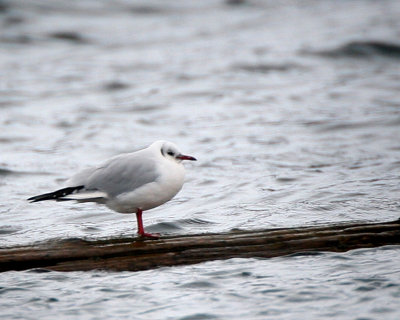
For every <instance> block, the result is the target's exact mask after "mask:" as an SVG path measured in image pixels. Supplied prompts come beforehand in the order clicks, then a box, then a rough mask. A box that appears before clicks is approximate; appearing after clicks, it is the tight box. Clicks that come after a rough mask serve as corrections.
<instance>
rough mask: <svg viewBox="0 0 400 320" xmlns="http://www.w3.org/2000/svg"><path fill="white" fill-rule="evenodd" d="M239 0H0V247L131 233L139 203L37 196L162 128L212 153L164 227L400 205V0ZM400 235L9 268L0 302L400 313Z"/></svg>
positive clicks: (345, 217)
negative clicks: (334, 250)
mask: <svg viewBox="0 0 400 320" xmlns="http://www.w3.org/2000/svg"><path fill="white" fill-rule="evenodd" d="M238 2H240V1H237V2H235V1H226V2H223V1H211V0H210V1H196V2H184V3H182V2H175V1H151V2H145V3H144V2H139V1H127V0H126V1H125V0H119V1H117V0H115V1H90V0H84V1H79V2H76V3H75V2H74V3H70V2H69V1H58V2H50V1H22V0H16V1H1V2H0V19H1V20H0V23H1V30H2V31H1V33H0V41H1V42H0V43H1V46H0V67H1V70H2V72H1V73H0V128H1V131H0V147H1V157H0V178H1V179H0V191H1V199H2V201H1V202H0V213H1V225H0V246H1V247H4V246H12V245H16V244H26V243H31V242H34V241H40V240H47V239H52V238H65V237H87V238H101V237H107V236H114V237H115V236H118V235H125V236H126V235H134V234H135V233H136V229H135V225H136V224H135V219H134V217H133V216H127V215H119V214H115V213H112V212H110V211H109V210H108V209H106V208H103V207H99V206H96V205H92V204H87V205H80V206H75V205H73V204H71V203H51V202H50V203H41V204H27V203H26V201H25V199H26V198H27V197H29V196H32V195H35V194H38V193H41V192H47V191H50V190H52V189H54V188H58V187H59V186H60V185H61V184H62V182H63V181H64V180H65V179H66V178H68V177H69V176H70V175H71V174H73V173H74V172H76V171H77V170H79V169H81V168H84V167H86V166H88V165H92V164H95V163H99V162H101V161H103V160H104V159H106V158H108V157H110V156H112V155H115V154H118V153H121V152H127V151H133V150H136V149H139V148H141V147H144V146H146V145H148V144H150V143H151V142H153V141H154V140H158V139H160V138H162V139H167V140H171V141H174V142H175V143H176V144H177V145H179V146H180V148H181V149H182V150H183V151H184V152H185V153H188V154H193V155H194V156H196V157H197V158H198V159H199V161H198V162H197V163H193V164H188V165H187V169H188V170H187V179H186V180H187V183H186V184H185V186H184V188H183V190H182V191H181V192H180V193H179V194H178V196H177V197H176V198H175V199H174V200H173V201H171V202H169V203H167V204H165V205H163V206H162V207H159V208H156V209H154V210H152V211H149V212H147V213H146V214H145V216H144V220H145V225H146V226H147V229H148V231H149V232H161V233H166V234H189V233H199V232H221V231H228V230H231V229H233V228H243V229H254V228H260V227H265V228H267V227H268V228H269V227H285V226H299V225H315V224H321V223H331V222H338V221H341V222H342V221H386V220H391V219H396V218H398V217H399V212H400V210H399V209H400V200H399V195H400V177H399V169H400V130H399V128H400V96H399V92H400V67H399V66H400V64H399V61H400V39H399V36H400V34H399V32H398V30H400V19H399V17H400V4H399V3H398V1H395V0H392V1H389V0H388V1H368V2H367V1H346V2H339V1H316V0H315V1H311V0H308V1H301V2H298V1H284V2H283V1H282V2H276V1H248V2H247V1H244V2H243V3H239V4H235V3H238ZM398 252H399V251H398V248H396V247H390V248H387V249H385V248H381V249H371V250H356V251H353V252H350V253H346V254H321V255H318V256H295V257H286V258H279V259H270V260H251V259H250V260H229V261H221V262H212V263H206V264H200V265H196V266H190V267H182V268H170V269H160V270H153V271H148V272H139V273H100V272H94V273H68V274H63V273H34V272H18V273H15V272H9V273H5V274H2V275H0V277H1V283H0V286H1V287H2V289H1V291H0V294H1V295H2V299H0V305H1V309H0V310H1V311H0V313H1V314H2V315H3V318H4V317H5V316H7V317H8V318H11V319H17V318H18V319H19V318H26V319H28V318H30V317H32V319H37V318H45V317H48V318H49V319H50V318H52V316H53V318H54V314H55V313H58V314H60V311H61V313H62V314H63V315H64V316H65V318H71V319H72V318H73V319H77V318H81V319H83V318H85V319H86V318H87V319H99V318H103V317H104V318H112V317H113V316H114V318H118V319H122V318H126V319H128V318H129V319H134V318H137V319H148V318H150V317H152V318H156V319H157V318H158V319H166V318H169V319H179V318H182V319H185V317H186V319H206V318H210V319H211V318H216V319H224V318H239V317H241V318H243V317H244V318H248V319H250V318H255V319H258V318H259V319H265V318H271V319H295V318H298V317H299V316H301V315H303V316H304V314H307V315H309V318H310V319H312V318H313V319H320V318H337V319H382V317H384V318H385V319H397V318H398V317H399V315H400V314H399V311H398V310H397V309H398V308H396V307H395V301H396V298H397V299H398V298H399V294H400V293H399V280H398V274H399V271H400V270H399V267H398V265H399V263H398ZM21 304H23V305H24V306H26V308H25V309H20V307H19V306H20V305H21ZM17 306H18V309H16V307H17ZM234 306H240V308H238V307H234Z"/></svg>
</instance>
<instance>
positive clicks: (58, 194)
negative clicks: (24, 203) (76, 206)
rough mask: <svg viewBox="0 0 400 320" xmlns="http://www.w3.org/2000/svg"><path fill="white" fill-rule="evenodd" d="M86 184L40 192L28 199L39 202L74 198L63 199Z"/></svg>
mask: <svg viewBox="0 0 400 320" xmlns="http://www.w3.org/2000/svg"><path fill="white" fill-rule="evenodd" d="M83 188H84V186H76V187H68V188H63V189H60V190H57V191H54V192H49V193H44V194H40V195H38V196H34V197H31V198H29V199H28V201H30V202H38V201H44V200H72V199H63V198H64V197H65V196H67V195H70V194H71V193H74V192H76V191H79V190H81V189H83Z"/></svg>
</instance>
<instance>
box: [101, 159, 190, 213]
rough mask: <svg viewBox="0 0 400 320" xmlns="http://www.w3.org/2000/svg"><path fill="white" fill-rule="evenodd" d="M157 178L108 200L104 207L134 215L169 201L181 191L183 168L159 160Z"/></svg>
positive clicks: (179, 165)
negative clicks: (138, 210) (140, 210)
mask: <svg viewBox="0 0 400 320" xmlns="http://www.w3.org/2000/svg"><path fill="white" fill-rule="evenodd" d="M157 170H158V172H160V176H159V178H158V179H157V180H156V181H154V182H151V183H148V184H146V185H144V186H142V187H140V188H137V189H135V190H134V191H131V192H126V193H123V194H121V195H118V196H117V197H115V198H114V199H110V200H109V201H108V202H107V203H106V205H107V206H108V207H109V208H111V209H113V210H115V211H118V212H121V213H134V212H136V210H137V209H138V208H140V209H142V210H143V211H144V210H149V209H152V208H155V207H158V206H160V205H162V204H163V203H165V202H167V201H169V200H171V199H172V198H173V197H174V196H175V195H176V194H177V193H178V192H179V190H181V188H182V185H183V182H184V178H185V168H184V167H183V165H182V164H181V163H177V162H175V161H171V160H168V159H165V158H164V157H162V158H160V161H158V163H157Z"/></svg>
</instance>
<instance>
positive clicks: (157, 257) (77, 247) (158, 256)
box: [0, 220, 400, 272]
mask: <svg viewBox="0 0 400 320" xmlns="http://www.w3.org/2000/svg"><path fill="white" fill-rule="evenodd" d="M394 244H400V220H396V221H392V222H383V223H351V224H339V225H328V226H318V227H300V228H286V229H269V230H254V231H232V232H229V233H221V234H198V235H186V236H169V237H162V238H160V239H159V240H142V239H138V238H117V239H106V240H94V241H88V240H83V239H67V240H57V241H54V240H53V241H47V242H42V243H38V244H33V245H30V246H21V247H13V248H2V249H0V271H1V272H3V271H9V270H27V269H34V268H44V269H49V270H56V271H86V270H95V269H101V270H113V271H139V270H147V269H153V268H157V267H164V266H176V265H188V264H194V263H199V262H205V261H211V260H221V259H229V258H250V257H260V258H271V257H277V256H283V255H289V254H294V253H306V252H316V251H333V252H344V251H348V250H351V249H358V248H372V247H378V246H384V245H394Z"/></svg>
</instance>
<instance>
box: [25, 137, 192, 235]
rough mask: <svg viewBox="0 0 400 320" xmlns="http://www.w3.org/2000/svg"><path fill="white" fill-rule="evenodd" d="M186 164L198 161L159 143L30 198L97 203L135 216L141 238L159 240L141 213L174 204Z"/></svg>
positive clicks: (104, 164)
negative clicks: (149, 229)
mask: <svg viewBox="0 0 400 320" xmlns="http://www.w3.org/2000/svg"><path fill="white" fill-rule="evenodd" d="M183 160H196V159H195V158H194V157H191V156H187V155H184V154H182V153H181V152H180V151H179V150H178V148H177V146H176V145H175V144H173V143H172V142H168V141H156V142H154V143H152V144H151V145H150V146H149V147H147V148H146V149H142V150H139V151H136V152H132V153H126V154H121V155H118V156H116V157H113V158H111V159H109V160H107V161H105V162H104V163H102V164H101V165H99V166H97V167H92V168H88V169H86V170H83V171H81V172H79V173H77V174H76V175H74V176H73V177H72V178H71V179H69V180H68V181H67V185H66V188H63V189H59V190H57V191H54V192H50V193H45V194H41V195H38V196H34V197H31V198H29V199H28V200H29V201H31V202H38V201H43V200H58V201H61V200H76V201H78V202H96V203H101V204H105V205H106V206H107V207H108V208H110V209H112V210H114V211H117V212H120V213H135V214H136V219H137V225H138V234H139V235H140V236H141V237H147V238H157V237H158V235H155V234H150V233H146V232H145V231H144V228H143V221H142V213H143V211H145V210H149V209H152V208H155V207H158V206H160V205H162V204H163V203H165V202H167V201H169V200H171V199H172V198H173V197H174V196H175V195H176V194H177V193H178V192H179V190H181V188H182V186H183V182H184V176H185V168H184V166H183V165H182V161H183Z"/></svg>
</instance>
